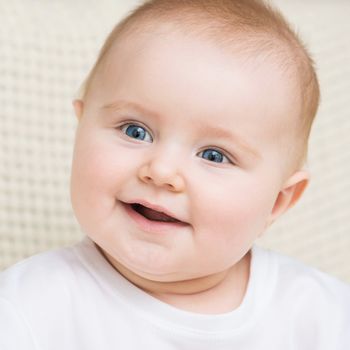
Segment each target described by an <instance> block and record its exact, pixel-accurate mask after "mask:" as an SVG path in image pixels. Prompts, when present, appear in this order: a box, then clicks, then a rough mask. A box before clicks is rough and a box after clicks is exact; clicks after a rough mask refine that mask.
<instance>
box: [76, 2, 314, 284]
mask: <svg viewBox="0 0 350 350" xmlns="http://www.w3.org/2000/svg"><path fill="white" fill-rule="evenodd" d="M318 102H319V87H318V82H317V78H316V74H315V71H314V69H313V63H312V60H311V58H310V57H309V55H308V54H307V51H306V49H305V48H304V47H303V45H302V44H301V43H300V40H299V39H298V38H297V36H296V35H295V34H294V33H293V32H292V30H290V29H289V27H288V25H287V24H286V22H285V20H284V19H283V18H282V16H281V15H280V14H279V13H278V12H276V11H275V10H273V9H272V8H270V7H268V6H267V5H265V4H263V3H262V2H261V1H257V0H236V1H233V0H184V1H181V0H178V1H173V0H154V1H149V2H146V3H145V4H144V5H142V6H141V7H139V8H138V9H137V10H136V11H135V12H134V13H132V14H131V15H130V16H128V17H127V18H126V19H125V20H124V21H122V22H121V23H120V24H119V25H118V26H117V27H116V28H115V29H114V30H113V31H112V33H111V34H110V35H109V37H108V38H107V40H106V42H105V45H104V46H103V48H102V50H101V52H100V56H99V58H98V60H97V62H96V65H95V66H94V68H93V69H92V70H91V73H90V75H89V76H88V78H87V79H86V81H85V84H84V86H83V89H82V95H81V98H80V99H79V100H76V101H74V107H75V111H76V115H77V117H78V119H79V124H78V129H77V134H76V145H75V152H74V159H73V169H72V181H71V194H72V203H73V209H74V211H75V214H76V217H77V219H78V221H79V223H80V225H81V227H82V229H83V230H84V231H85V233H86V234H87V235H88V236H90V237H91V238H92V239H93V240H94V241H95V242H96V244H97V245H98V246H99V247H100V248H101V249H102V251H103V252H104V254H105V255H106V257H107V258H108V259H109V261H110V262H111V263H112V264H113V265H114V266H115V267H117V268H118V269H119V270H120V271H122V272H123V274H124V275H126V276H128V277H129V278H130V279H131V280H133V279H134V280H137V281H140V280H141V279H142V280H143V281H144V280H148V281H156V282H174V281H184V280H191V279H198V278H203V277H205V276H210V275H212V276H214V275H215V274H218V273H222V272H224V271H226V270H227V269H229V268H231V267H232V266H235V264H237V263H238V262H239V261H240V260H241V259H242V257H244V256H245V254H246V253H247V252H248V251H249V249H250V248H251V246H252V244H253V243H254V241H255V240H256V238H257V237H259V236H260V235H261V234H262V233H263V232H264V231H265V230H266V228H267V227H268V226H269V225H270V224H271V223H272V222H273V221H274V220H276V219H277V218H278V217H279V216H280V215H281V214H283V213H284V212H285V211H286V210H287V209H288V208H290V207H291V206H292V205H293V204H294V203H295V202H296V201H297V200H298V199H299V197H300V195H301V194H302V192H303V190H304V188H305V186H306V185H307V182H308V174H307V172H306V171H305V170H303V163H304V161H305V157H306V153H307V143H308V136H309V132H310V128H311V124H312V121H313V118H314V116H315V114H316V111H317V107H318ZM133 203H139V205H131V204H133ZM145 207H152V208H153V209H155V210H157V211H163V212H164V211H167V213H168V214H169V215H171V216H173V217H175V218H176V219H177V220H179V221H180V222H176V223H174V222H167V223H164V222H163V223H162V222H159V221H157V220H160V219H162V220H165V217H163V216H162V217H161V216H159V214H157V213H156V212H154V211H153V210H150V209H147V208H145ZM147 217H148V219H147ZM140 284H141V285H142V283H141V282H140Z"/></svg>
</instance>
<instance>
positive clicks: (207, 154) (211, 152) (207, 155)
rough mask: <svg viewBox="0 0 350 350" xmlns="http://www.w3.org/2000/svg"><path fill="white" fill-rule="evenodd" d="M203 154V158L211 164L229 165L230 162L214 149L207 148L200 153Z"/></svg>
mask: <svg viewBox="0 0 350 350" xmlns="http://www.w3.org/2000/svg"><path fill="white" fill-rule="evenodd" d="M200 153H202V154H203V158H204V159H206V160H209V161H211V162H215V163H231V161H230V160H229V159H228V158H227V157H226V156H224V155H223V154H222V153H221V152H219V151H217V150H215V149H211V148H208V149H206V150H205V151H203V152H200ZM224 159H226V160H227V162H223V160H224Z"/></svg>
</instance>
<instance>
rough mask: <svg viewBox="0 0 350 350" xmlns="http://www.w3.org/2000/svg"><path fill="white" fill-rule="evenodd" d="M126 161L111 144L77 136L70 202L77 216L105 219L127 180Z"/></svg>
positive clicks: (90, 135)
mask: <svg viewBox="0 0 350 350" xmlns="http://www.w3.org/2000/svg"><path fill="white" fill-rule="evenodd" d="M120 162H124V159H121V158H120V157H118V153H116V152H114V150H113V146H111V144H110V143H109V142H106V141H102V142H101V140H99V139H98V138H97V137H96V136H95V135H94V134H89V133H87V132H86V133H81V134H80V135H79V134H78V135H77V140H76V144H75V149H74V156H73V163H72V174H71V199H72V205H73V209H74V211H75V212H76V216H77V217H78V218H79V217H89V216H90V217H91V220H92V218H94V219H95V220H102V219H103V218H104V217H105V216H106V214H107V213H109V212H110V210H112V209H113V207H114V203H115V198H116V193H117V191H118V189H120V188H121V186H122V182H123V178H125V174H124V172H125V171H124V169H125V167H123V166H120ZM92 214H93V215H92Z"/></svg>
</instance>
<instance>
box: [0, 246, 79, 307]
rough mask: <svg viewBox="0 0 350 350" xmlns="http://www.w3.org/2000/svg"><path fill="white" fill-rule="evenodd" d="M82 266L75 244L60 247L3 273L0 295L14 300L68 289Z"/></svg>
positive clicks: (1, 275)
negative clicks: (68, 284)
mask: <svg viewBox="0 0 350 350" xmlns="http://www.w3.org/2000/svg"><path fill="white" fill-rule="evenodd" d="M79 269H81V263H80V262H79V259H77V257H76V255H75V254H74V251H73V247H65V248H58V249H54V250H51V251H47V252H43V253H39V254H36V255H33V256H31V257H29V258H26V259H24V260H22V261H20V262H18V263H16V264H15V265H13V266H11V267H9V268H7V269H6V270H4V271H3V272H1V273H0V296H1V297H2V298H6V299H8V300H11V301H13V302H15V301H16V302H17V301H20V300H21V299H26V298H34V297H35V298H39V297H40V296H42V295H43V294H45V295H48V294H49V293H50V291H52V292H55V293H57V292H58V291H59V290H61V291H62V290H63V289H65V286H66V284H67V281H69V279H71V278H73V276H74V274H75V272H76V271H77V270H79Z"/></svg>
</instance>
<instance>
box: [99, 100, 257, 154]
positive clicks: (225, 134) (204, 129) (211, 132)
mask: <svg viewBox="0 0 350 350" xmlns="http://www.w3.org/2000/svg"><path fill="white" fill-rule="evenodd" d="M128 108H129V109H132V110H135V111H137V112H139V113H141V114H143V115H149V116H153V117H155V118H156V119H159V114H158V113H156V112H154V111H151V110H149V109H147V108H145V107H142V106H141V105H139V104H137V103H135V102H129V101H124V100H119V101H116V102H112V103H108V104H106V105H104V106H102V109H107V110H114V111H118V110H122V109H128ZM199 130H200V133H201V135H203V136H212V137H217V138H220V139H225V140H227V141H234V142H235V144H237V145H238V146H239V148H241V149H242V150H243V151H244V152H246V153H249V154H251V155H252V156H254V157H255V158H260V154H259V153H258V152H257V151H256V150H254V149H253V148H251V147H250V146H249V145H248V144H247V143H246V142H245V141H244V140H242V139H241V138H239V137H238V136H237V135H234V134H232V133H231V132H230V131H228V130H225V129H222V128H218V127H216V126H213V125H199Z"/></svg>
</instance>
